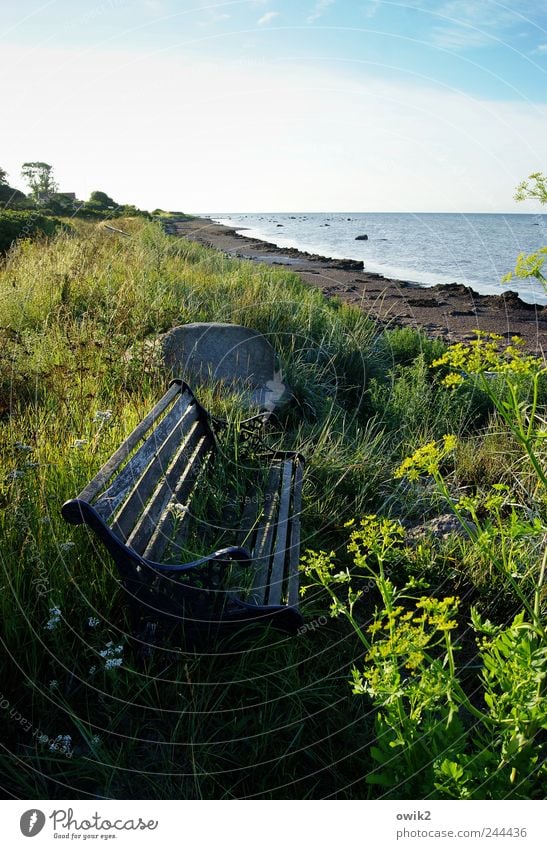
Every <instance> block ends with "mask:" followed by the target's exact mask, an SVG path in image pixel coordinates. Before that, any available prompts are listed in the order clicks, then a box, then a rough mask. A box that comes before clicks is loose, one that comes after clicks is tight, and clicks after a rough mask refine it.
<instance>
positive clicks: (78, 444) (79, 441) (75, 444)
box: [72, 439, 87, 451]
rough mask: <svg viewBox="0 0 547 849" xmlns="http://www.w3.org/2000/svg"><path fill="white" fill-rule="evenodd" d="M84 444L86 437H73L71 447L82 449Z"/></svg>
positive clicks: (85, 443)
mask: <svg viewBox="0 0 547 849" xmlns="http://www.w3.org/2000/svg"><path fill="white" fill-rule="evenodd" d="M85 445H87V439H75V440H74V442H73V443H72V447H73V448H76V449H77V450H78V451H82V449H83V448H84V446H85Z"/></svg>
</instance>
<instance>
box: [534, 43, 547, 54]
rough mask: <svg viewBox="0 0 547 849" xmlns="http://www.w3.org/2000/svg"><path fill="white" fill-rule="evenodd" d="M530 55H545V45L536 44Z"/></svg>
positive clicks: (546, 49) (546, 47)
mask: <svg viewBox="0 0 547 849" xmlns="http://www.w3.org/2000/svg"><path fill="white" fill-rule="evenodd" d="M532 53H540V54H542V53H547V44H538V46H537V47H536V48H535V50H532Z"/></svg>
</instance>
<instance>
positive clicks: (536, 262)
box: [503, 171, 547, 291]
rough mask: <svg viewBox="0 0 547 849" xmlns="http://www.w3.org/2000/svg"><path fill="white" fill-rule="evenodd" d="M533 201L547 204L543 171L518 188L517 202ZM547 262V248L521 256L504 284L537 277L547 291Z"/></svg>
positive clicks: (516, 193) (533, 175)
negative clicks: (546, 274) (516, 279)
mask: <svg viewBox="0 0 547 849" xmlns="http://www.w3.org/2000/svg"><path fill="white" fill-rule="evenodd" d="M531 199H534V200H539V202H540V203H542V204H543V203H547V175H545V174H542V173H541V171H536V172H534V174H530V176H529V177H528V179H527V180H523V181H522V183H519V185H518V186H517V190H516V192H515V200H518V201H521V200H531ZM546 260H547V247H543V248H539V250H537V251H536V252H535V253H533V254H525V253H521V254H519V256H518V257H517V263H516V265H515V269H514V271H510V272H509V274H506V275H505V277H504V278H503V282H504V283H508V282H509V281H510V280H511V279H512V278H513V277H520V278H521V279H526V278H527V277H535V278H536V280H539V282H540V283H541V285H542V286H543V288H544V289H545V291H547V277H545V275H544V273H543V265H544V263H545V261H546Z"/></svg>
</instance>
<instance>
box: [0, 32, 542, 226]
mask: <svg viewBox="0 0 547 849" xmlns="http://www.w3.org/2000/svg"><path fill="white" fill-rule="evenodd" d="M38 73H39V74H40V79H41V86H39V87H37V86H36V79H37V74H38ZM2 77H5V78H6V79H10V80H14V81H16V84H13V85H9V86H5V87H4V91H3V101H2V118H3V133H2V154H1V156H2V158H1V161H0V164H1V165H2V167H3V168H5V169H6V170H7V171H8V173H9V174H10V177H12V178H13V181H12V184H15V185H18V184H20V181H18V180H17V178H16V175H18V174H19V172H20V168H21V164H22V163H23V162H25V161H27V160H29V161H32V160H41V161H45V162H49V163H50V164H51V165H53V167H54V170H55V176H56V178H57V180H58V182H59V183H60V186H61V190H63V191H75V192H76V193H77V195H78V196H79V197H84V198H85V197H88V196H89V193H90V192H91V191H93V190H94V189H101V190H103V191H106V192H108V194H109V195H111V196H112V197H114V198H115V199H116V200H118V201H120V202H134V203H136V204H138V205H139V206H142V207H144V208H149V209H153V208H155V207H156V206H160V207H163V208H164V209H168V208H171V209H185V210H188V211H192V212H200V211H201V212H207V211H209V212H213V211H216V212H221V211H245V210H246V211H260V210H284V211H290V210H295V211H296V210H309V211H313V210H316V211H321V210H323V211H324V210H331V211H337V210H338V211H344V210H348V209H353V210H379V211H382V210H403V211H420V210H437V211H440V210H444V211H480V210H486V211H496V210H498V211H499V210H508V209H513V208H515V209H517V211H523V208H522V209H521V207H518V208H517V207H514V206H513V202H512V197H513V192H514V187H515V185H516V184H517V183H518V182H519V181H520V180H521V179H522V178H523V177H524V176H526V174H530V173H532V172H534V171H537V170H538V168H540V167H541V164H542V163H543V162H545V161H547V106H545V105H535V106H534V105H531V104H526V103H522V104H515V103H503V102H495V103H494V102H492V103H490V102H488V101H480V100H474V99H472V98H468V97H465V96H463V95H462V94H459V93H456V92H452V91H449V90H441V89H439V88H434V87H431V88H428V87H425V86H418V85H415V84H410V83H405V84H395V83H385V82H381V81H380V80H379V79H377V78H374V77H372V76H371V77H367V78H362V79H355V78H353V77H351V76H349V75H345V74H342V73H340V72H336V73H335V72H333V70H332V69H329V71H327V70H325V69H322V68H317V67H314V66H313V65H311V63H310V62H309V61H306V62H302V63H297V62H296V61H295V62H293V63H292V64H291V63H287V62H285V63H283V64H276V65H275V66H273V67H268V66H267V65H264V64H261V63H259V62H257V63H250V62H249V63H248V64H247V65H245V66H241V65H238V64H237V63H235V62H234V63H229V62H227V61H224V60H222V59H220V58H217V59H216V60H210V61H208V62H206V61H204V60H202V59H200V58H199V56H198V55H197V53H196V55H189V54H183V53H182V52H180V54H179V56H178V58H175V57H173V56H171V57H170V58H167V57H166V56H148V55H146V54H144V53H136V52H135V53H129V52H127V53H122V52H120V51H112V52H108V51H106V50H103V51H99V50H95V51H94V52H93V53H92V54H91V53H86V52H79V51H78V50H76V49H73V50H48V49H46V48H37V49H35V50H34V52H33V53H32V54H30V53H25V51H24V50H22V49H21V48H16V47H9V46H4V48H3V50H2V53H1V54H0V78H2ZM44 92H46V96H44ZM48 92H50V93H51V94H50V95H49V96H47V93H48ZM21 187H22V188H24V186H22V185H21Z"/></svg>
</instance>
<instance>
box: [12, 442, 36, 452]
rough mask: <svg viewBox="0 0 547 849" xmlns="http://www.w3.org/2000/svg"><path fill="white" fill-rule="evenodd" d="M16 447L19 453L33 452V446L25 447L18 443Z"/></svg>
mask: <svg viewBox="0 0 547 849" xmlns="http://www.w3.org/2000/svg"><path fill="white" fill-rule="evenodd" d="M15 447H16V448H17V450H18V451H24V453H25V454H28V453H29V451H32V445H25V444H24V443H23V442H16V443H15Z"/></svg>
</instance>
